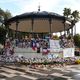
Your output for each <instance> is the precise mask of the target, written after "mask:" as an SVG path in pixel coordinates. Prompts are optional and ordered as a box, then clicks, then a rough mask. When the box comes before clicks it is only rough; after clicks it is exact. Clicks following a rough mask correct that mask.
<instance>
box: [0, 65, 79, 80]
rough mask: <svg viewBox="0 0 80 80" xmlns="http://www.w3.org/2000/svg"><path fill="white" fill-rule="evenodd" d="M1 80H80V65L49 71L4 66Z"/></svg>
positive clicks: (19, 66)
mask: <svg viewBox="0 0 80 80" xmlns="http://www.w3.org/2000/svg"><path fill="white" fill-rule="evenodd" d="M0 80H80V65H74V66H65V67H61V68H56V67H55V68H49V69H33V68H30V67H28V66H21V65H18V66H17V65H4V66H1V67H0Z"/></svg>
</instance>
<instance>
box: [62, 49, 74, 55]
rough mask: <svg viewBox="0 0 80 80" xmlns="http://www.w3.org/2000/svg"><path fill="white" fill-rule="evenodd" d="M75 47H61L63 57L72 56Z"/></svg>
mask: <svg viewBox="0 0 80 80" xmlns="http://www.w3.org/2000/svg"><path fill="white" fill-rule="evenodd" d="M74 50H75V48H65V49H63V57H74Z"/></svg>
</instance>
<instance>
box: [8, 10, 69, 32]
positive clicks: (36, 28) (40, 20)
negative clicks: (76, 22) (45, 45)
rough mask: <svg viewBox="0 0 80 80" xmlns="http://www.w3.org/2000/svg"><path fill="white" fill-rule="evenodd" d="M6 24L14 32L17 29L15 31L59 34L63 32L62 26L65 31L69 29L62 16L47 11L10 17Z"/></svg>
mask: <svg viewBox="0 0 80 80" xmlns="http://www.w3.org/2000/svg"><path fill="white" fill-rule="evenodd" d="M7 22H8V23H9V24H10V25H9V28H10V29H13V30H16V27H17V31H21V32H31V31H32V32H35V33H46V32H52V33H54V32H61V31H64V24H65V29H66V30H67V29H69V28H70V23H66V18H65V17H64V16H61V15H59V14H57V13H53V12H47V11H38V12H27V13H24V14H21V15H17V16H15V17H12V18H10V19H9V20H8V21H7ZM64 22H65V23H64ZM16 23H17V24H16Z"/></svg>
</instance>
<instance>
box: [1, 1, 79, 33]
mask: <svg viewBox="0 0 80 80" xmlns="http://www.w3.org/2000/svg"><path fill="white" fill-rule="evenodd" d="M39 5H40V10H41V11H49V12H55V13H58V14H60V15H63V9H64V8H70V9H71V10H72V11H74V10H78V11H80V0H0V8H1V9H3V10H5V11H6V10H9V11H10V12H11V14H12V15H13V16H16V15H19V14H22V13H25V12H32V11H38V6H39ZM79 27H80V21H79V22H78V23H77V24H76V28H77V29H76V33H79V34H80V28H79Z"/></svg>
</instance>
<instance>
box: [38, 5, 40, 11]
mask: <svg viewBox="0 0 80 80" xmlns="http://www.w3.org/2000/svg"><path fill="white" fill-rule="evenodd" d="M38 12H40V3H39V6H38Z"/></svg>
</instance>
